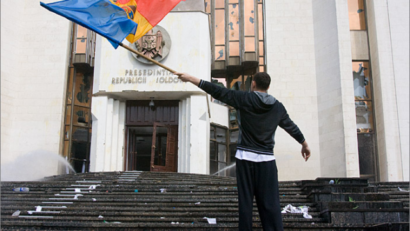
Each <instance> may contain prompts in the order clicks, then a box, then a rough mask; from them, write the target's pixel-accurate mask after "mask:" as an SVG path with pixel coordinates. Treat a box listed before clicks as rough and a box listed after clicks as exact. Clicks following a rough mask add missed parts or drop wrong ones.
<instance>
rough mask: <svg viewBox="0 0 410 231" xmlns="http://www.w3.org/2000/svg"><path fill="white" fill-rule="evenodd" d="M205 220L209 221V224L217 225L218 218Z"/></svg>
mask: <svg viewBox="0 0 410 231" xmlns="http://www.w3.org/2000/svg"><path fill="white" fill-rule="evenodd" d="M204 219H207V220H208V224H211V225H216V218H208V217H204Z"/></svg>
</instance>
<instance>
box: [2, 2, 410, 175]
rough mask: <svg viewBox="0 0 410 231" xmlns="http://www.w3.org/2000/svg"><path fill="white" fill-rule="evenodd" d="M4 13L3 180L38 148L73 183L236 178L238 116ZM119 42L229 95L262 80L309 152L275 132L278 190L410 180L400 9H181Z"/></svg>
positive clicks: (104, 52)
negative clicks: (293, 183) (115, 178)
mask: <svg viewBox="0 0 410 231" xmlns="http://www.w3.org/2000/svg"><path fill="white" fill-rule="evenodd" d="M45 2H52V1H45ZM13 9H14V5H13V4H12V2H11V1H2V2H1V21H2V24H1V32H2V36H1V38H2V39H1V47H2V48H1V49H2V50H1V51H2V52H1V60H2V62H1V154H2V155H1V160H2V175H3V171H6V170H5V169H7V168H5V167H3V166H12V165H13V166H14V165H15V166H18V163H20V162H24V159H27V158H26V156H27V155H28V153H31V152H33V151H35V150H40V151H47V152H51V153H54V155H55V156H59V158H55V161H53V162H51V163H49V162H46V161H45V160H44V161H43V160H39V163H38V164H37V165H39V166H40V167H41V168H42V169H45V170H47V174H49V175H53V174H54V175H55V174H61V173H66V172H67V168H65V167H63V166H61V165H59V164H58V159H66V160H67V161H68V162H69V163H70V164H71V166H73V168H74V169H75V171H77V172H88V171H92V172H100V171H130V170H143V171H174V172H186V173H199V174H214V173H217V174H219V175H231V176H235V171H234V168H228V169H227V170H224V171H221V170H223V169H224V168H225V167H228V166H231V165H232V164H233V163H234V155H235V150H236V143H237V137H238V124H237V118H236V112H235V109H234V108H230V107H229V106H227V105H224V104H223V103H222V102H219V101H218V100H215V99H212V98H211V97H210V96H207V95H206V94H204V92H202V91H201V90H200V89H199V88H197V87H195V86H193V85H191V84H188V83H183V82H181V81H180V80H179V79H178V78H177V77H176V76H174V75H173V74H172V73H171V72H169V71H167V70H165V69H162V68H160V67H158V66H156V65H153V64H150V63H147V62H146V61H144V60H142V59H141V57H139V56H137V55H135V54H133V53H131V52H129V51H128V50H126V49H123V48H121V47H119V48H118V49H114V48H113V47H112V46H111V45H110V43H109V42H108V41H107V40H106V39H105V38H102V37H101V36H99V35H96V34H95V33H94V32H92V31H87V30H86V29H84V28H82V27H81V26H78V25H75V24H72V23H71V22H69V21H68V20H66V19H64V18H62V17H60V16H57V15H55V14H53V13H50V12H48V11H46V10H45V9H43V8H41V7H40V5H39V4H38V2H37V3H36V2H32V1H28V0H25V1H23V7H21V9H22V11H23V12H22V13H21V14H19V15H16V14H14V13H13V12H14V11H13ZM124 44H126V45H128V46H130V47H132V48H134V49H136V50H139V51H140V52H143V53H144V54H145V55H147V56H150V57H152V58H154V59H156V60H158V61H159V62H161V63H162V64H163V65H165V66H168V67H169V68H171V69H173V70H175V71H179V72H187V73H190V74H192V75H195V76H197V77H199V78H201V79H204V80H207V81H212V82H214V83H216V84H219V85H221V86H224V87H226V88H230V89H235V90H242V91H248V90H249V87H250V83H251V81H252V77H253V75H254V74H256V73H257V72H259V71H266V72H268V73H269V74H270V76H271V78H272V83H271V86H270V88H269V90H268V92H269V93H270V94H271V95H273V96H274V97H275V98H277V99H278V100H279V101H281V102H282V103H284V105H285V107H286V109H287V111H288V113H289V115H290V117H291V118H292V120H293V121H294V122H295V123H296V124H297V125H298V126H299V127H300V129H301V130H302V132H303V133H304V136H305V138H306V140H307V142H308V143H309V145H310V147H311V150H312V157H311V158H310V159H309V161H308V162H304V161H303V159H302V158H301V154H300V149H301V146H300V145H299V144H298V143H297V142H296V141H295V140H293V139H292V138H291V137H290V136H289V135H287V134H286V133H285V132H284V131H283V130H281V129H278V130H277V132H276V146H275V150H274V153H275V156H276V159H277V165H278V170H279V178H280V180H300V179H314V178H316V177H362V178H368V179H370V180H373V181H408V180H409V144H408V143H409V142H408V139H409V65H408V63H409V3H408V1H405V0H380V1H371V0H342V1H339V0H337V1H336V0H332V1H329V0H297V1H278V0H274V1H264V0H254V1H253V0H252V1H248V0H246V1H245V0H191V1H183V2H181V3H180V4H179V5H177V6H176V7H175V8H174V10H173V11H172V12H170V13H169V14H168V15H167V16H166V17H165V18H164V19H163V20H162V21H161V22H160V23H159V24H158V26H157V27H155V28H154V29H153V30H152V31H150V32H149V33H148V34H147V35H146V36H144V37H143V38H141V39H140V40H139V41H138V42H136V43H134V44H130V43H128V42H127V41H125V42H124ZM60 157H62V158H60ZM48 159H50V158H48ZM51 159H52V158H51ZM16 163H17V164H16ZM2 180H6V179H3V177H2Z"/></svg>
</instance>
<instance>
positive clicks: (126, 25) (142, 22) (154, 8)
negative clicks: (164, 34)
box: [40, 0, 181, 48]
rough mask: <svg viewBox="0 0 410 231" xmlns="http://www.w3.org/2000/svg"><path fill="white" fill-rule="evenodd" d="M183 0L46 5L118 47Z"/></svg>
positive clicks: (69, 0) (66, 0)
mask: <svg viewBox="0 0 410 231" xmlns="http://www.w3.org/2000/svg"><path fill="white" fill-rule="evenodd" d="M180 1H181V0H63V1H60V2H54V3H49V4H45V3H43V2H40V5H41V6H43V7H44V8H46V9H48V10H50V11H52V12H54V13H56V14H58V15H61V16H63V17H65V18H67V19H69V20H70V21H73V22H75V23H77V24H79V25H81V26H83V27H85V28H87V29H90V30H92V31H95V32H96V33H98V34H100V35H101V36H103V37H105V38H107V39H108V41H110V43H111V44H112V45H113V46H114V48H117V47H118V45H120V44H121V43H122V41H123V40H124V38H125V37H126V38H127V40H128V41H129V42H131V43H133V42H135V41H137V40H138V39H139V38H141V37H142V36H143V35H144V34H145V33H147V32H148V31H149V30H151V29H152V28H153V27H155V26H156V25H157V24H158V23H159V22H160V21H161V20H162V19H163V18H164V17H165V15H167V14H168V13H169V12H170V11H171V10H172V9H173V8H174V7H175V6H176V5H177V4H178V3H179V2H180Z"/></svg>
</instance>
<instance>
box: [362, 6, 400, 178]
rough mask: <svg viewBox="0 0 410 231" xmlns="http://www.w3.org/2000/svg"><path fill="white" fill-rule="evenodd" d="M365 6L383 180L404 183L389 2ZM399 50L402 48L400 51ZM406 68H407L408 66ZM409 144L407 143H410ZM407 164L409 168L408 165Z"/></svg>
mask: <svg viewBox="0 0 410 231" xmlns="http://www.w3.org/2000/svg"><path fill="white" fill-rule="evenodd" d="M366 3H367V15H368V26H369V28H368V31H369V46H370V58H371V65H372V66H371V67H372V78H373V88H374V90H373V92H374V108H375V119H376V131H377V147H378V155H379V170H380V180H381V181H401V180H403V163H402V155H401V147H400V129H399V121H398V120H399V118H398V109H397V95H396V85H397V84H400V83H396V81H395V73H394V63H393V50H392V40H391V36H392V34H391V31H390V24H389V12H388V4H387V1H386V0H378V1H366ZM407 5H408V3H407ZM400 7H404V6H400ZM394 14H396V12H395V13H394ZM407 15H408V8H407ZM407 18H408V16H407ZM403 29H404V28H403ZM407 31H408V28H407ZM407 36H408V35H407ZM407 43H408V40H407ZM407 46H408V44H407ZM400 49H403V48H402V47H400ZM407 58H408V56H407ZM405 65H407V66H408V63H407V64H405ZM407 68H408V67H407ZM407 70H408V69H407ZM407 73H408V72H407ZM399 78H400V77H399ZM403 78H407V81H408V74H407V76H406V77H403ZM407 94H408V88H407ZM406 100H408V97H407V98H406ZM407 104H408V101H407ZM407 113H408V111H407ZM407 118H408V117H407ZM407 127H408V125H407ZM406 142H407V143H408V140H406ZM404 164H406V165H407V166H408V162H406V163H404ZM407 168H408V167H407ZM407 177H408V174H407Z"/></svg>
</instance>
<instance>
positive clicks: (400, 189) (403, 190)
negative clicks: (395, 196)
mask: <svg viewBox="0 0 410 231" xmlns="http://www.w3.org/2000/svg"><path fill="white" fill-rule="evenodd" d="M398 189H399V191H400V192H410V191H409V190H405V189H402V188H400V187H398Z"/></svg>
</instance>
